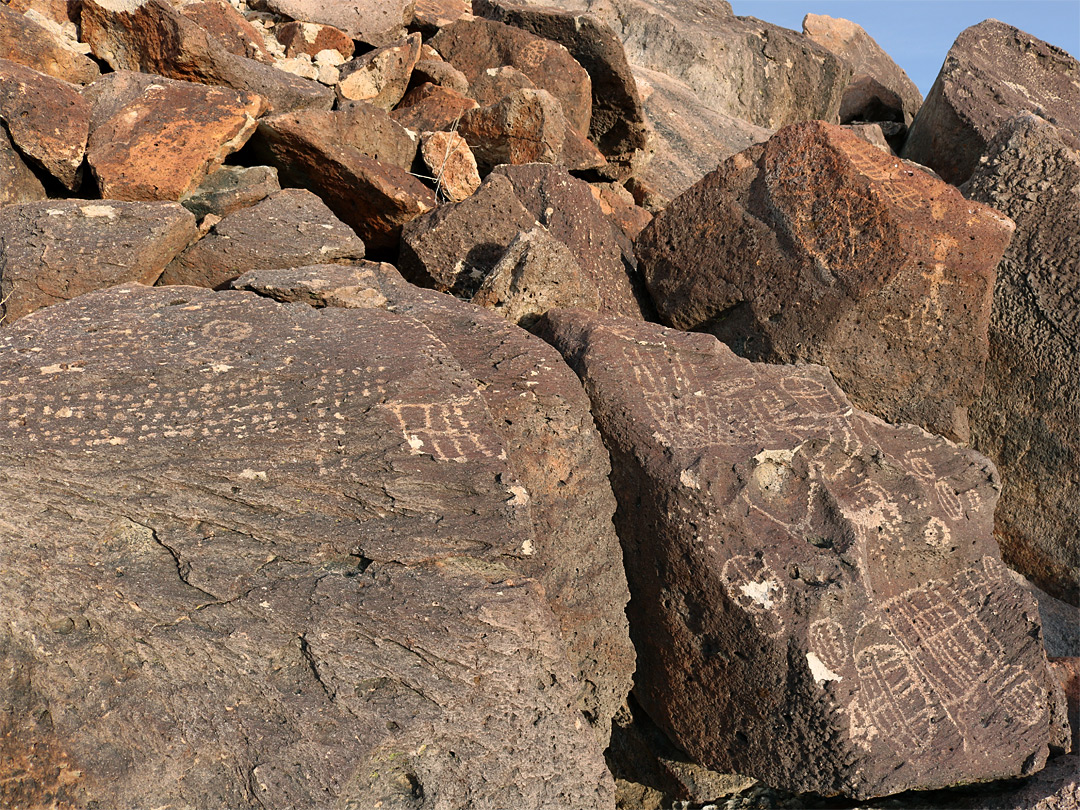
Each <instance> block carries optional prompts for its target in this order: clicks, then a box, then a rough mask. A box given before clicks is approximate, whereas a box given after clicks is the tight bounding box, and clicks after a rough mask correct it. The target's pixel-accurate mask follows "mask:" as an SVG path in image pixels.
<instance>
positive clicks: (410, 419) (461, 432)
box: [383, 397, 503, 463]
mask: <svg viewBox="0 0 1080 810" xmlns="http://www.w3.org/2000/svg"><path fill="white" fill-rule="evenodd" d="M479 404H480V403H479V400H478V399H477V398H476V397H460V398H458V399H452V400H448V401H447V402H440V403H430V402H424V403H419V404H410V403H406V402H388V403H386V404H385V405H384V406H383V407H385V408H386V409H387V410H388V411H390V412H391V413H392V414H394V416H395V417H396V418H397V421H398V424H399V426H400V427H401V431H402V433H403V434H404V435H405V441H407V442H408V443H409V446H410V447H412V450H413V453H416V454H420V453H428V454H430V455H431V456H432V457H433V458H434V459H436V460H437V461H456V462H458V463H461V462H465V461H468V460H469V459H470V458H476V457H483V458H496V457H498V456H500V455H502V453H503V450H502V448H501V447H499V446H498V445H496V444H495V443H494V442H492V441H491V440H490V439H489V438H488V436H487V434H486V433H485V432H483V431H481V430H478V429H477V428H475V427H474V426H473V423H472V422H471V421H470V419H469V417H468V416H466V413H467V409H476V408H477V407H478V406H479ZM487 433H490V431H488V432H487Z"/></svg>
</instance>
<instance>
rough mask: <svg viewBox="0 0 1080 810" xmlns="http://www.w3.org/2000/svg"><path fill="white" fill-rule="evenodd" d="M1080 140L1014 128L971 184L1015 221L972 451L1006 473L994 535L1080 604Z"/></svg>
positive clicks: (1026, 569)
mask: <svg viewBox="0 0 1080 810" xmlns="http://www.w3.org/2000/svg"><path fill="white" fill-rule="evenodd" d="M1078 150H1080V142H1078V141H1077V139H1076V138H1075V137H1073V136H1071V135H1070V134H1069V133H1068V132H1067V131H1064V130H1060V129H1057V128H1056V127H1054V126H1053V125H1051V124H1050V123H1048V122H1046V121H1045V120H1043V119H1041V118H1038V117H1036V116H1032V115H1026V116H1021V117H1019V118H1016V119H1014V120H1012V121H1010V122H1008V123H1006V124H1004V125H1003V126H1002V128H1001V130H1000V131H999V133H998V135H997V137H995V138H994V140H993V141H991V143H990V147H989V149H988V151H987V159H986V162H985V163H980V164H979V166H978V167H977V168H976V169H975V173H974V174H973V175H972V177H971V179H970V180H969V181H968V183H967V184H966V185H965V186H964V193H965V194H966V195H967V196H968V197H969V198H970V199H973V200H978V201H979V202H982V203H986V204H987V205H992V206H994V208H996V209H998V210H999V211H1002V212H1004V213H1006V214H1008V215H1009V216H1010V217H1012V218H1013V219H1014V220H1015V222H1016V229H1017V232H1016V236H1015V237H1014V238H1013V241H1012V244H1011V245H1010V247H1009V249H1008V250H1007V251H1006V252H1005V255H1004V256H1003V257H1002V259H1001V263H1000V264H999V265H998V276H997V283H996V284H995V286H994V303H993V314H992V317H991V321H990V357H989V360H988V362H987V366H986V388H985V389H984V391H983V393H982V394H981V395H980V396H979V398H978V399H977V400H976V401H975V402H974V403H973V404H972V407H971V434H972V445H973V446H974V447H976V448H977V449H978V450H980V451H981V452H983V453H986V454H987V455H988V456H990V457H991V458H992V459H994V461H995V463H997V465H998V467H999V469H1000V470H1001V477H1002V484H1003V489H1002V494H1001V502H1000V503H999V504H998V510H997V513H996V516H995V528H996V534H997V538H998V542H999V543H1000V544H1001V553H1002V556H1003V557H1004V558H1005V560H1006V562H1008V563H1009V564H1010V565H1011V566H1013V567H1015V568H1017V569H1018V570H1020V571H1022V572H1023V573H1024V574H1026V575H1027V576H1028V577H1030V578H1032V579H1034V580H1035V581H1036V582H1038V583H1039V585H1040V587H1042V588H1043V589H1044V590H1047V591H1049V592H1050V593H1053V594H1054V595H1056V596H1059V597H1062V598H1065V599H1068V600H1070V601H1072V602H1073V603H1074V604H1075V603H1076V601H1077V598H1078V596H1080V594H1078V589H1080V580H1078V577H1077V572H1080V243H1078V241H1077V234H1078V233H1080V151H1078Z"/></svg>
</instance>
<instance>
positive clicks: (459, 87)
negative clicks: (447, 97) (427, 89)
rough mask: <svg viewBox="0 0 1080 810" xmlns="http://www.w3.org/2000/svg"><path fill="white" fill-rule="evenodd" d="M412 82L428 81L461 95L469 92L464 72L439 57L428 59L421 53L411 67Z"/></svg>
mask: <svg viewBox="0 0 1080 810" xmlns="http://www.w3.org/2000/svg"><path fill="white" fill-rule="evenodd" d="M424 47H425V49H426V50H429V51H433V49H432V48H429V47H427V46H424ZM422 53H423V52H421V54H422ZM412 82H413V83H414V84H416V85H417V86H419V85H421V84H424V83H425V82H430V83H431V84H436V85H438V86H440V87H446V88H448V89H450V90H453V91H454V92H457V93H461V94H462V95H466V94H468V92H469V80H468V79H466V78H465V74H464V73H462V72H461V71H460V70H458V69H457V68H456V67H454V66H453V65H451V64H449V63H447V62H444V61H443V60H442V58H441V57H440V58H439V59H428V58H424V56H423V55H421V58H420V61H418V62H417V63H416V67H414V68H413V72H412Z"/></svg>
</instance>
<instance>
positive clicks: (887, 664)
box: [850, 644, 945, 751]
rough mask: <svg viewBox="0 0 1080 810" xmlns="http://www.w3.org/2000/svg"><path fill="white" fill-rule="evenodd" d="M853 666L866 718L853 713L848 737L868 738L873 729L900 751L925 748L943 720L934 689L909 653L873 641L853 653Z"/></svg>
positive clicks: (931, 740) (890, 645)
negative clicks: (893, 743)
mask: <svg viewBox="0 0 1080 810" xmlns="http://www.w3.org/2000/svg"><path fill="white" fill-rule="evenodd" d="M855 667H856V671H857V672H858V675H859V681H860V686H861V687H862V690H861V692H860V697H861V699H862V707H863V709H864V710H865V712H866V717H865V718H863V719H862V721H861V722H859V721H858V720H857V714H856V713H855V712H852V714H851V725H850V732H851V736H852V737H854V738H855V739H856V740H858V739H860V738H861V739H864V740H868V739H871V735H870V734H869V733H868V730H869V729H871V728H872V729H874V730H875V731H876V732H877V733H880V734H883V735H887V736H889V737H890V738H892V739H894V740H895V741H896V743H897V744H898V745H899V746H900V747H901V748H902V750H905V751H921V750H923V749H925V748H927V747H928V746H929V745H930V744H931V743H932V742H933V740H934V737H935V736H936V734H937V733H938V731H939V728H940V726H941V724H942V722H944V720H945V719H944V718H942V717H941V716H940V710H939V709H938V708H937V707H936V705H935V704H937V700H935V696H934V692H933V688H932V687H931V686H930V684H929V683H927V681H926V679H925V678H924V677H923V675H922V673H921V672H919V669H918V667H916V666H915V662H914V661H913V660H912V659H911V656H909V655H908V654H907V653H906V652H905V651H904V650H903V649H902V648H901V647H899V646H897V645H895V644H872V645H870V646H867V647H865V648H864V649H861V650H859V651H857V652H856V653H855ZM874 736H876V735H874Z"/></svg>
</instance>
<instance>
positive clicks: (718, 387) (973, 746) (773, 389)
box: [537, 310, 1067, 798]
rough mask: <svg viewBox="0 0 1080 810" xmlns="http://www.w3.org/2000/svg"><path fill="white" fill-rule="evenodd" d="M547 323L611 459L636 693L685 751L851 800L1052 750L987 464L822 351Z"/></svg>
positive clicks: (1001, 773) (1041, 676) (651, 328)
mask: <svg viewBox="0 0 1080 810" xmlns="http://www.w3.org/2000/svg"><path fill="white" fill-rule="evenodd" d="M537 329H538V333H539V334H541V335H542V336H543V337H545V338H546V339H547V340H549V342H551V343H552V344H553V345H555V346H556V347H557V348H558V349H559V350H560V351H561V352H562V353H563V355H564V357H566V359H567V361H568V362H569V363H570V365H571V367H572V368H574V369H575V370H576V371H577V372H578V374H579V376H581V378H582V380H583V382H584V384H585V389H586V391H587V392H588V393H589V396H590V399H591V400H592V403H593V414H594V417H595V418H596V423H597V427H598V428H599V429H600V431H601V433H602V434H603V436H604V440H605V443H606V444H607V446H608V449H609V450H610V452H611V454H612V484H613V488H614V490H615V494H616V498H617V500H618V501H619V509H618V511H617V512H616V517H615V521H616V528H617V529H618V531H619V536H620V539H621V540H622V543H623V548H624V554H625V557H626V567H627V578H628V580H629V582H630V587H631V592H632V593H633V600H632V601H631V603H630V605H629V608H628V615H629V617H630V627H631V637H632V638H633V639H634V642H635V645H636V647H637V650H638V656H639V667H638V673H637V676H636V685H635V695H636V696H637V698H638V700H639V701H640V703H641V704H642V706H643V707H644V708H645V709H646V711H648V713H649V715H650V716H651V717H652V718H653V719H654V720H656V721H657V723H658V724H659V725H660V726H661V728H663V729H664V730H665V732H667V733H668V734H669V736H671V738H672V739H673V740H674V741H675V742H676V743H677V744H678V745H679V746H680V747H682V748H683V749H685V750H686V751H688V752H689V753H690V754H691V755H692V756H693V758H694V759H695V760H697V761H698V762H701V763H702V764H704V765H706V766H709V767H711V768H714V769H717V770H724V771H729V772H730V771H735V772H738V773H743V774H746V775H749V776H754V777H757V778H760V779H762V780H764V781H766V782H767V783H769V784H773V785H777V786H780V787H783V788H785V789H789V790H813V791H816V792H819V793H823V794H826V795H829V794H837V793H842V794H846V795H850V796H853V797H859V798H865V797H869V796H874V795H884V794H887V793H892V792H898V791H901V790H904V789H909V788H916V787H921V788H927V787H935V786H945V785H951V784H955V783H957V782H968V781H980V780H992V779H997V778H1001V777H1005V776H1009V775H1019V774H1028V773H1032V772H1034V771H1035V770H1038V769H1039V768H1041V767H1042V765H1043V763H1044V762H1045V760H1046V757H1047V753H1048V750H1049V746H1051V745H1059V744H1060V743H1061V742H1062V741H1063V739H1064V736H1065V734H1066V733H1067V729H1066V728H1064V727H1063V725H1061V724H1060V721H1058V720H1057V717H1058V715H1059V710H1060V709H1061V705H1060V704H1059V703H1058V697H1059V695H1060V693H1059V692H1057V691H1055V690H1056V689H1058V687H1057V686H1056V682H1055V681H1054V679H1053V676H1052V674H1051V672H1050V670H1049V666H1048V664H1047V662H1046V657H1045V653H1044V652H1043V650H1042V647H1041V644H1040V642H1039V615H1038V609H1037V607H1036V605H1035V602H1034V600H1033V599H1032V598H1031V597H1030V596H1029V595H1028V594H1027V593H1026V592H1025V591H1024V590H1023V589H1021V588H1020V587H1019V586H1018V585H1016V584H1015V583H1014V582H1013V581H1012V579H1011V577H1010V576H1009V575H1008V573H1007V569H1005V567H1004V566H1003V565H1002V564H1001V562H1000V561H999V558H998V554H997V548H996V545H995V543H994V541H993V539H992V536H991V528H992V522H993V506H994V502H995V500H996V498H997V490H998V486H999V485H998V480H997V476H996V474H995V472H994V468H993V465H992V463H991V462H990V461H989V460H987V459H986V458H984V457H983V456H981V455H979V454H977V453H975V452H974V451H970V450H962V449H960V448H958V447H956V446H955V445H952V444H950V443H949V442H947V441H945V440H943V439H940V438H937V437H933V436H931V435H929V434H927V433H925V432H923V431H921V430H919V429H918V428H915V427H913V426H899V427H893V426H890V425H887V424H885V423H883V422H881V421H880V420H879V419H877V418H875V417H873V416H871V415H869V414H866V413H864V412H861V411H855V410H853V409H852V407H851V406H850V404H849V403H848V401H847V399H846V398H845V397H844V395H843V393H842V392H841V391H840V390H839V389H838V388H837V387H836V385H835V383H833V382H832V379H831V377H830V376H829V373H828V371H827V370H826V369H823V368H820V367H813V366H796V367H790V366H774V365H755V364H752V363H750V362H749V361H746V360H743V359H741V358H738V357H736V356H735V355H734V354H733V353H732V352H731V351H730V350H729V349H727V347H725V346H724V345H723V344H721V343H720V342H719V341H717V340H715V339H714V338H713V337H712V336H709V335H695V334H686V333H679V332H675V331H673V330H668V329H663V328H661V327H659V326H655V325H652V324H635V323H631V322H627V321H623V320H614V319H602V318H599V317H598V316H595V315H592V314H590V313H585V312H580V311H566V310H553V311H550V312H548V314H547V315H546V316H545V318H544V319H542V320H541V322H540V324H539V325H538V327H537ZM627 370H630V376H628V375H627Z"/></svg>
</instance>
